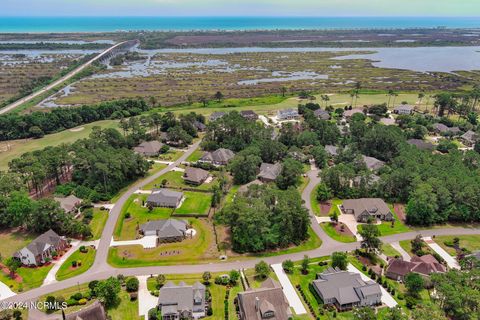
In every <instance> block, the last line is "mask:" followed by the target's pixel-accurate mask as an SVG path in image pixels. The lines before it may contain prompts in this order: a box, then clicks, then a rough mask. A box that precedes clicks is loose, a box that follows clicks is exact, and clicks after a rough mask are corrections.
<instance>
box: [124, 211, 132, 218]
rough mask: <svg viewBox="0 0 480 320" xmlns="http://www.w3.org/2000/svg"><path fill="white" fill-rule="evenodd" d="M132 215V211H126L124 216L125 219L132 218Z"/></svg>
mask: <svg viewBox="0 0 480 320" xmlns="http://www.w3.org/2000/svg"><path fill="white" fill-rule="evenodd" d="M131 216H132V215H131V214H130V212H126V213H125V215H124V218H125V219H130V217H131Z"/></svg>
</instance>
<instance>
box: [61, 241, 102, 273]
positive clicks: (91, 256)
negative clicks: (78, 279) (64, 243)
mask: <svg viewBox="0 0 480 320" xmlns="http://www.w3.org/2000/svg"><path fill="white" fill-rule="evenodd" d="M87 249H88V251H87V252H86V253H82V252H80V250H77V251H75V252H74V253H73V254H72V255H71V256H70V257H68V259H67V260H65V262H64V263H63V264H62V265H61V266H60V269H58V272H57V274H56V278H57V280H58V281H62V280H65V279H68V278H72V277H75V276H78V275H79V274H82V273H84V272H85V271H87V270H88V269H90V267H91V266H92V265H93V262H94V261H95V253H96V250H95V249H93V248H91V247H88V248H87ZM73 261H77V263H78V262H79V261H81V263H82V264H81V266H79V267H76V268H72V262H73Z"/></svg>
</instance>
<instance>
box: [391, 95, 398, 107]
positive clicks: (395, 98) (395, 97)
mask: <svg viewBox="0 0 480 320" xmlns="http://www.w3.org/2000/svg"><path fill="white" fill-rule="evenodd" d="M397 97H398V93H395V92H394V93H393V103H392V106H393V107H395V100H397Z"/></svg>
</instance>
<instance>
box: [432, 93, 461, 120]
mask: <svg viewBox="0 0 480 320" xmlns="http://www.w3.org/2000/svg"><path fill="white" fill-rule="evenodd" d="M434 106H435V108H436V109H437V110H438V116H439V117H443V116H444V115H445V111H448V114H450V113H451V112H454V111H455V110H456V106H457V101H456V100H455V99H454V97H453V95H452V94H450V93H447V92H442V93H439V94H437V95H435V102H434Z"/></svg>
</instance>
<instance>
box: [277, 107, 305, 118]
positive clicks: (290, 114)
mask: <svg viewBox="0 0 480 320" xmlns="http://www.w3.org/2000/svg"><path fill="white" fill-rule="evenodd" d="M299 117H300V114H299V113H298V110H296V109H283V110H278V111H277V119H278V120H279V121H284V120H293V119H298V118H299Z"/></svg>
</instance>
